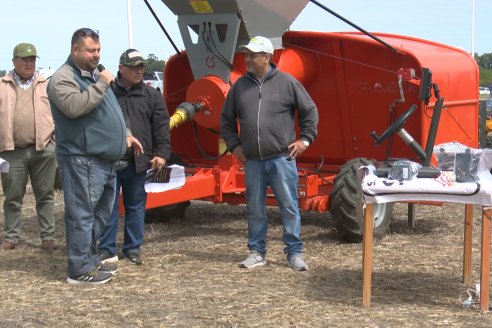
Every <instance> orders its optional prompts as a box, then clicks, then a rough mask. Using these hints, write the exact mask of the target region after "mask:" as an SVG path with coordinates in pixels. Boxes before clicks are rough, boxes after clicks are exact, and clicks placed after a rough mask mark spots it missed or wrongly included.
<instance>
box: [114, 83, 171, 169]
mask: <svg viewBox="0 0 492 328" xmlns="http://www.w3.org/2000/svg"><path fill="white" fill-rule="evenodd" d="M111 88H112V89H113V92H114V94H115V96H116V99H117V100H118V103H119V104H120V107H121V111H122V112H123V116H124V118H125V122H126V125H127V128H128V129H130V130H131V132H132V135H133V136H134V137H135V138H137V139H138V141H140V143H141V144H142V147H143V149H144V154H143V155H138V156H134V155H133V149H128V151H127V152H126V154H125V157H124V158H125V159H134V161H135V168H136V172H137V173H140V172H144V171H146V170H147V169H149V168H150V165H149V162H150V160H151V159H152V158H153V157H154V156H159V157H162V158H165V159H166V160H168V159H169V157H170V155H171V137H170V134H169V112H168V111H167V107H166V105H165V104H164V100H163V98H162V94H161V93H160V92H159V91H157V90H156V89H154V88H152V87H149V86H148V85H145V84H144V83H140V84H138V85H136V86H133V87H131V88H129V89H127V88H125V87H124V86H122V85H121V84H120V83H119V81H118V78H117V79H116V82H115V83H112V84H111Z"/></svg>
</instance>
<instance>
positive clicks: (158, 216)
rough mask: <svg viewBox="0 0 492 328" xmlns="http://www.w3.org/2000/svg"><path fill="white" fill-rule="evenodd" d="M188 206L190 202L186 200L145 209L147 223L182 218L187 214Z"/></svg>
mask: <svg viewBox="0 0 492 328" xmlns="http://www.w3.org/2000/svg"><path fill="white" fill-rule="evenodd" d="M188 206H190V202H189V201H186V202H180V203H176V204H172V205H166V206H161V207H156V208H151V209H148V210H147V211H145V223H159V222H163V221H166V220H169V219H182V218H184V216H185V212H186V209H187V208H188Z"/></svg>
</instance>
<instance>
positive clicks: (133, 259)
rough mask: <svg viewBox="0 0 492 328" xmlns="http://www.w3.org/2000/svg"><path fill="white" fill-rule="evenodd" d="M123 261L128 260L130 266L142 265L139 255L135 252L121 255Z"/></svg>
mask: <svg viewBox="0 0 492 328" xmlns="http://www.w3.org/2000/svg"><path fill="white" fill-rule="evenodd" d="M123 256H124V257H125V259H127V260H128V262H130V263H131V264H135V265H141V264H142V263H143V261H142V259H141V258H140V254H139V253H136V252H130V253H128V254H123Z"/></svg>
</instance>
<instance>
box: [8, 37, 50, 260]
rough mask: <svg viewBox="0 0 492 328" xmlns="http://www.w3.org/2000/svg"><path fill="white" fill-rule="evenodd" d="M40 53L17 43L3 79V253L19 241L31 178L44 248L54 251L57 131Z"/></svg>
mask: <svg viewBox="0 0 492 328" xmlns="http://www.w3.org/2000/svg"><path fill="white" fill-rule="evenodd" d="M37 57H38V56H37V51H36V47H34V45H33V44H30V43H19V44H18V45H16V46H15V48H14V51H13V53H12V63H13V65H14V69H13V70H12V71H10V72H9V73H8V74H7V75H6V76H4V77H2V78H0V99H11V100H12V101H0V117H4V118H7V119H2V120H0V157H1V158H2V159H4V160H6V161H7V162H8V163H9V165H10V171H9V172H7V173H2V187H3V192H4V195H5V200H4V204H3V210H4V217H5V225H4V231H5V239H4V241H3V242H2V244H1V245H0V249H4V250H13V249H15V247H16V246H17V244H18V242H19V240H20V233H21V216H22V199H23V198H24V193H25V190H26V184H27V177H28V176H29V177H30V179H31V185H32V188H33V191H34V194H35V195H36V212H37V216H38V222H39V227H40V237H41V247H42V248H43V249H45V250H53V249H54V248H55V246H56V245H55V240H54V238H55V220H54V217H53V209H54V204H53V197H54V181H55V170H56V162H55V144H54V133H55V125H54V122H53V117H52V115H51V109H50V105H49V103H48V102H47V101H46V99H47V97H48V96H47V95H46V85H47V83H48V82H47V81H46V79H45V78H44V77H42V76H41V75H39V74H37V73H35V70H36V58H37Z"/></svg>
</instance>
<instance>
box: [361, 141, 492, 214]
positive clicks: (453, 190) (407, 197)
mask: <svg viewBox="0 0 492 328" xmlns="http://www.w3.org/2000/svg"><path fill="white" fill-rule="evenodd" d="M491 168H492V150H490V149H487V150H483V154H482V156H481V158H480V163H479V168H478V174H477V175H478V178H479V179H478V181H476V182H466V183H459V182H455V181H453V174H452V172H447V171H443V172H442V173H441V175H440V176H439V177H437V178H434V179H432V178H414V179H413V180H403V181H398V180H392V179H387V178H379V177H377V176H376V175H374V174H373V169H374V167H371V166H368V167H363V168H361V169H362V170H364V171H365V172H366V175H365V177H364V178H363V179H362V191H363V195H364V200H365V202H366V203H387V202H398V201H440V202H454V203H465V204H479V205H482V206H492V175H491V174H490V169H491Z"/></svg>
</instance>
